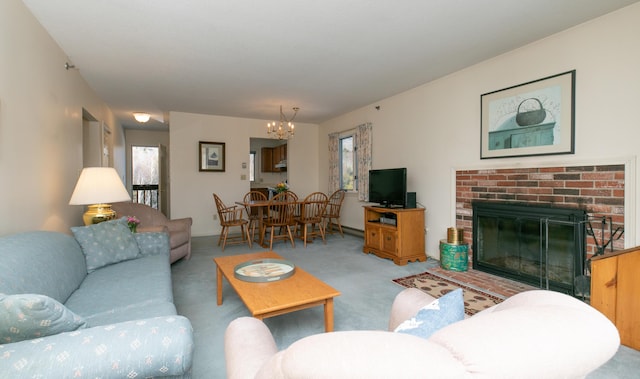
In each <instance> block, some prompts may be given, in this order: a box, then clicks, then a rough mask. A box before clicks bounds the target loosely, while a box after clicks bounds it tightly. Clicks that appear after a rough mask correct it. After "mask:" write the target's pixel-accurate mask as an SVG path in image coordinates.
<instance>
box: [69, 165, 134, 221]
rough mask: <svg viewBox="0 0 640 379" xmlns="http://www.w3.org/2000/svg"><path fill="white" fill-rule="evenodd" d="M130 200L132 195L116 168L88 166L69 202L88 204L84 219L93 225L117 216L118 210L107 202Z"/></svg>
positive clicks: (83, 170) (82, 173)
mask: <svg viewBox="0 0 640 379" xmlns="http://www.w3.org/2000/svg"><path fill="white" fill-rule="evenodd" d="M129 200H131V196H129V193H128V192H127V189H126V188H124V184H122V180H120V177H119V176H118V172H117V171H116V170H115V169H114V168H112V167H87V168H84V169H82V172H81V173H80V178H78V183H76V188H75V189H74V190H73V194H72V195H71V200H69V204H70V205H87V206H88V209H87V211H86V212H85V214H84V215H83V216H82V219H83V221H84V224H85V225H91V224H97V223H99V222H102V221H107V220H113V219H114V218H116V212H115V211H114V210H113V209H111V205H110V204H107V203H114V202H118V201H129Z"/></svg>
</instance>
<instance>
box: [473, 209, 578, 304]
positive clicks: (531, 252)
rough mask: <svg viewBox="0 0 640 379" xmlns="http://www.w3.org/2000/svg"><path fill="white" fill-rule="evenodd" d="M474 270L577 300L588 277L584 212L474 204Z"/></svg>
mask: <svg viewBox="0 0 640 379" xmlns="http://www.w3.org/2000/svg"><path fill="white" fill-rule="evenodd" d="M472 207H473V224H472V227H473V252H474V253H473V257H472V258H473V259H472V261H473V268H474V269H476V270H479V271H484V272H487V273H491V274H494V275H498V276H502V277H506V278H510V279H513V280H516V281H520V282H522V283H526V284H530V285H533V286H536V287H539V288H545V289H551V290H554V291H559V292H563V293H568V294H570V295H577V293H576V288H575V283H576V282H579V280H578V281H577V280H576V278H581V277H582V276H583V274H584V262H585V242H586V241H585V240H586V237H585V236H586V234H585V220H586V219H587V213H586V211H585V210H582V209H575V208H573V209H571V208H559V207H550V206H545V205H539V204H538V205H526V204H520V203H509V202H483V201H477V202H473V204H472Z"/></svg>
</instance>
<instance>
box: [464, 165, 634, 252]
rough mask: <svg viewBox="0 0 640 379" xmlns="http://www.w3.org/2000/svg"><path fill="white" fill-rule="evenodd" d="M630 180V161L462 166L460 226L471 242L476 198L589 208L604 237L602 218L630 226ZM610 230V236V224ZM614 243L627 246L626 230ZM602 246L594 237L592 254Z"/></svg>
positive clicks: (590, 246) (599, 237)
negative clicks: (626, 217) (627, 179)
mask: <svg viewBox="0 0 640 379" xmlns="http://www.w3.org/2000/svg"><path fill="white" fill-rule="evenodd" d="M624 180H625V177H624V165H593V166H568V167H543V168H509V169H483V170H460V171H456V227H457V228H464V239H465V241H468V242H469V243H470V245H471V242H472V241H473V230H472V223H473V211H472V206H471V203H472V202H473V201H475V200H482V201H495V202H512V203H526V204H535V205H549V206H557V207H564V208H579V209H585V210H586V211H587V213H588V214H589V216H591V218H592V225H593V228H594V233H595V237H596V238H597V240H598V241H602V234H601V232H600V230H601V222H600V219H601V218H602V217H607V218H608V217H610V218H611V221H612V223H611V225H612V229H613V230H614V231H615V230H616V228H618V227H624V190H625V187H624ZM605 229H606V230H605V233H604V240H605V241H607V240H608V239H609V232H608V229H609V226H608V224H607V227H606V228H605ZM613 245H614V249H615V250H620V249H623V248H624V235H623V236H622V238H620V239H618V240H615V241H614V244H613ZM596 249H597V247H596V244H595V242H594V238H593V237H591V236H588V237H587V256H591V255H592V254H593V253H594V252H595V251H596ZM472 254H473V251H472V246H470V249H469V256H471V255H472Z"/></svg>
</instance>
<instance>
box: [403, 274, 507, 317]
mask: <svg viewBox="0 0 640 379" xmlns="http://www.w3.org/2000/svg"><path fill="white" fill-rule="evenodd" d="M393 282H395V283H396V284H399V285H401V286H403V287H406V288H417V289H419V290H421V291H424V292H426V293H428V294H429V295H431V296H433V297H436V298H438V297H440V296H442V295H444V294H446V293H447V292H450V291H453V290H455V289H458V288H462V292H463V293H464V312H465V313H466V314H467V315H469V316H472V315H474V314H476V313H478V312H480V311H481V310H483V309H486V308H489V307H492V306H494V305H496V304H499V303H500V302H502V301H503V300H504V298H501V297H500V296H498V295H492V294H490V293H487V292H484V291H481V290H479V289H476V288H472V287H470V286H468V285H466V284H463V283H459V282H457V281H455V280H453V279H451V278H445V277H443V276H441V275H438V274H435V273H432V272H428V271H427V272H423V273H421V274H416V275H411V276H406V277H404V278H398V279H393Z"/></svg>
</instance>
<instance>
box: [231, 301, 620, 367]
mask: <svg viewBox="0 0 640 379" xmlns="http://www.w3.org/2000/svg"><path fill="white" fill-rule="evenodd" d="M433 300H434V298H432V297H431V296H429V295H427V294H425V293H423V292H422V291H419V290H417V289H406V290H404V291H402V292H401V293H400V294H398V296H397V297H396V299H395V301H394V303H393V305H392V309H391V317H390V321H389V330H394V329H395V328H396V326H398V325H399V324H400V323H401V322H402V321H404V320H406V319H409V318H411V317H412V316H414V315H415V314H416V313H417V311H418V310H419V309H420V308H422V307H423V306H424V305H426V304H429V303H430V302H431V301H433ZM619 345H620V338H619V335H618V331H617V330H616V328H615V326H614V325H613V324H612V323H611V322H610V321H609V320H608V319H607V318H606V317H604V316H603V315H602V314H601V313H600V312H598V311H597V310H595V309H594V308H592V307H591V306H589V305H587V304H585V303H583V302H581V301H579V300H577V299H575V298H572V297H570V296H568V295H564V294H560V293H557V292H552V291H544V290H535V291H528V292H523V293H520V294H518V295H515V296H513V297H511V298H509V299H507V300H505V301H504V302H502V303H500V304H498V305H496V306H494V307H492V308H489V309H486V310H484V311H482V312H480V313H478V314H476V315H474V316H473V317H469V318H467V319H465V320H463V321H459V322H456V323H453V324H451V325H448V326H446V327H444V328H442V329H440V330H439V331H437V332H435V333H434V334H433V335H431V337H429V338H428V339H423V338H420V337H416V336H413V335H409V334H403V333H395V332H392V331H340V332H333V333H323V334H317V335H312V336H309V337H306V338H303V339H301V340H299V341H296V342H295V343H293V344H292V345H291V346H289V347H288V348H287V349H285V350H282V351H278V349H277V347H276V343H275V341H274V339H273V336H272V335H271V333H270V331H269V329H268V328H267V326H266V325H265V324H264V323H263V322H262V321H260V320H257V319H255V318H251V317H242V318H238V319H236V320H234V321H232V322H231V323H230V324H229V326H228V327H227V330H226V334H225V356H226V365H227V377H228V378H233V379H236V378H243V379H246V378H351V379H352V378H426V377H430V378H536V379H537V378H546V379H548V378H580V377H584V376H586V375H587V374H588V373H590V372H591V371H593V370H595V369H596V368H598V367H599V366H601V365H602V364H604V363H605V362H607V361H608V360H609V359H610V358H611V357H612V356H613V355H614V354H615V353H616V351H617V349H618V347H619Z"/></svg>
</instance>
